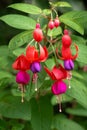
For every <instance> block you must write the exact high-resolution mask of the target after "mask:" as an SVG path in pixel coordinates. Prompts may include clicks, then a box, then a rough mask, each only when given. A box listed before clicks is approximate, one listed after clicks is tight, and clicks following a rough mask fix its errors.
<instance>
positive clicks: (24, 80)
mask: <svg viewBox="0 0 87 130" xmlns="http://www.w3.org/2000/svg"><path fill="white" fill-rule="evenodd" d="M29 81H30V75H29V74H28V73H27V72H25V71H19V72H18V73H17V75H16V82H17V83H20V84H28V82H29Z"/></svg>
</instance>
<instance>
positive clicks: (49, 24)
mask: <svg viewBox="0 0 87 130" xmlns="http://www.w3.org/2000/svg"><path fill="white" fill-rule="evenodd" d="M48 28H50V29H51V30H52V29H53V28H54V22H53V21H52V20H50V21H49V23H48Z"/></svg>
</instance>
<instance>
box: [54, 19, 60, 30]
mask: <svg viewBox="0 0 87 130" xmlns="http://www.w3.org/2000/svg"><path fill="white" fill-rule="evenodd" d="M59 25H60V21H59V19H58V18H56V19H55V20H54V26H55V27H56V28H57V27H58V26H59Z"/></svg>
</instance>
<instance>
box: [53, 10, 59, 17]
mask: <svg viewBox="0 0 87 130" xmlns="http://www.w3.org/2000/svg"><path fill="white" fill-rule="evenodd" d="M52 10H53V11H54V12H55V14H56V16H57V17H58V13H57V11H56V10H55V9H54V8H52Z"/></svg>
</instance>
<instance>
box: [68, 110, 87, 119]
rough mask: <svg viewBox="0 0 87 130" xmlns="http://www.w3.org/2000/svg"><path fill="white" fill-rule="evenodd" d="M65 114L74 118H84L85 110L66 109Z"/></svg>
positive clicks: (86, 114) (86, 113)
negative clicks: (74, 116)
mask: <svg viewBox="0 0 87 130" xmlns="http://www.w3.org/2000/svg"><path fill="white" fill-rule="evenodd" d="M66 112H67V113H69V114H72V115H76V116H84V117H85V116H86V117H87V109H82V108H73V109H71V108H68V109H66Z"/></svg>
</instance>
